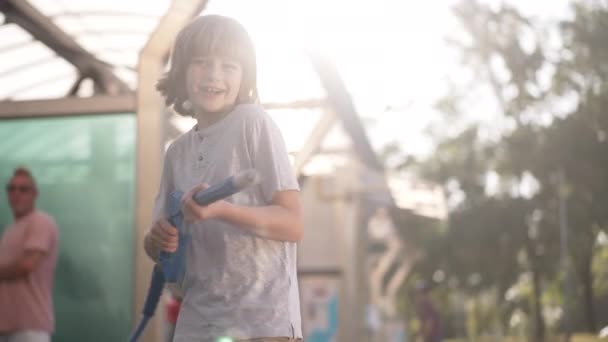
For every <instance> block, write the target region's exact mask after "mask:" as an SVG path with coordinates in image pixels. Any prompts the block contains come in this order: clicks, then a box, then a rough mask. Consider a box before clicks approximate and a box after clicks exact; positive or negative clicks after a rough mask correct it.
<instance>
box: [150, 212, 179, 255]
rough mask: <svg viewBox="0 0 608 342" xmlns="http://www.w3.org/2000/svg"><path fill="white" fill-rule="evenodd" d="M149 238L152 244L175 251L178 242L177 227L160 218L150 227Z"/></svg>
mask: <svg viewBox="0 0 608 342" xmlns="http://www.w3.org/2000/svg"><path fill="white" fill-rule="evenodd" d="M149 240H150V242H151V244H152V246H154V247H155V248H157V249H158V250H161V251H165V252H175V251H176V250H177V244H178V233H177V228H175V227H173V226H172V225H171V223H169V221H167V220H166V219H164V218H163V219H160V220H158V221H157V222H156V223H155V224H154V226H153V227H152V229H150V235H149Z"/></svg>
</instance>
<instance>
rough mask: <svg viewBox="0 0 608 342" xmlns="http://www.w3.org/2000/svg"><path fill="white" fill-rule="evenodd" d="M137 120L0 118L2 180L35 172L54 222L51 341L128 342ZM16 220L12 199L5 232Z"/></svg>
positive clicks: (3, 220)
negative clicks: (56, 251) (18, 170)
mask: <svg viewBox="0 0 608 342" xmlns="http://www.w3.org/2000/svg"><path fill="white" fill-rule="evenodd" d="M135 133H136V132H135V116H134V114H112V115H94V116H79V117H62V118H35V119H15V120H0V179H2V181H3V182H5V183H6V182H7V181H8V179H9V178H10V176H11V173H12V170H13V169H14V168H15V167H16V166H20V165H23V166H26V167H28V168H30V169H31V170H32V172H33V173H34V176H35V177H36V179H37V182H38V186H39V189H40V197H39V200H38V207H39V208H40V209H42V210H44V211H46V212H48V213H50V214H51V215H52V216H54V217H55V220H56V221H57V223H58V226H59V232H60V256H59V261H58V265H57V272H56V274H55V287H54V300H55V313H56V333H55V335H54V337H53V341H61V342H71V341H74V342H76V341H91V342H94V341H123V340H126V338H127V336H128V335H129V330H130V326H131V314H132V302H133V301H132V297H133V274H134V255H135V254H134V250H133V245H134V241H133V239H134V220H135V179H134V178H135ZM11 221H12V217H11V214H10V210H9V208H8V204H7V201H6V193H5V194H4V198H3V199H2V201H1V203H0V225H1V226H0V229H1V230H3V229H4V227H5V226H6V224H7V223H10V222H11Z"/></svg>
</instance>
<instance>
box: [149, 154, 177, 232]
mask: <svg viewBox="0 0 608 342" xmlns="http://www.w3.org/2000/svg"><path fill="white" fill-rule="evenodd" d="M174 151H175V149H174V147H173V145H171V146H169V148H168V149H167V152H166V153H165V158H164V160H163V169H162V172H161V175H160V185H159V189H158V192H157V194H156V198H155V199H154V210H153V211H152V222H156V221H158V220H160V219H161V218H163V217H166V215H167V198H168V196H169V194H170V193H171V191H173V188H174V186H173V171H172V167H171V160H172V159H173V153H174Z"/></svg>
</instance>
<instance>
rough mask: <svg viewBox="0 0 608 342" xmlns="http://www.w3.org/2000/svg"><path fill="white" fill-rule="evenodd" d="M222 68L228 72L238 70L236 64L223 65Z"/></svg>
mask: <svg viewBox="0 0 608 342" xmlns="http://www.w3.org/2000/svg"><path fill="white" fill-rule="evenodd" d="M224 68H226V69H228V70H236V69H238V68H239V65H238V64H237V63H232V62H229V63H224Z"/></svg>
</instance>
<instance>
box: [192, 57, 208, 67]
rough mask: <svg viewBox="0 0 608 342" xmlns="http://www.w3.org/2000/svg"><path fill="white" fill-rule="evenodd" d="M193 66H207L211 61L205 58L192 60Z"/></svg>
mask: <svg viewBox="0 0 608 342" xmlns="http://www.w3.org/2000/svg"><path fill="white" fill-rule="evenodd" d="M192 64H196V65H203V66H205V65H208V64H209V59H207V58H204V57H195V58H193V59H192Z"/></svg>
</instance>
